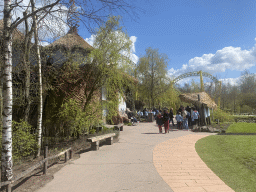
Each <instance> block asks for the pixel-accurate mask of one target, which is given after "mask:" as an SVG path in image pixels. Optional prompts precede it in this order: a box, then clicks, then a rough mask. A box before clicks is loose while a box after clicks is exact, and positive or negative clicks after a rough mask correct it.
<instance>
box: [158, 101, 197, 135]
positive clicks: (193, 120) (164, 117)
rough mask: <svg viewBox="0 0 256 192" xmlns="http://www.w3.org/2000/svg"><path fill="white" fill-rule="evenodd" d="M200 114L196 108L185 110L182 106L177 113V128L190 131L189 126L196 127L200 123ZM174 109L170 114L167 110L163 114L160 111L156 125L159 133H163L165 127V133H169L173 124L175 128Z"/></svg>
mask: <svg viewBox="0 0 256 192" xmlns="http://www.w3.org/2000/svg"><path fill="white" fill-rule="evenodd" d="M199 117H200V115H199V112H198V111H197V110H196V109H195V108H189V107H186V108H184V107H183V106H181V107H180V108H179V110H178V111H177V115H176V120H177V128H178V129H184V130H188V129H189V126H191V125H195V124H197V125H198V123H199ZM173 118H174V115H173V108H171V109H170V113H168V111H167V109H165V110H164V111H163V113H162V111H160V112H159V113H158V114H157V115H156V123H157V125H158V128H159V133H162V126H163V125H164V130H165V133H169V126H170V125H169V124H170V123H172V126H174V122H173Z"/></svg>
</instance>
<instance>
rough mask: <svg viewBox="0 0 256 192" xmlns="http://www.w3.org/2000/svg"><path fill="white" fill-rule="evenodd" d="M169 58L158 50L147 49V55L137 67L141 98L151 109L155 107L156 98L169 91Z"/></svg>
mask: <svg viewBox="0 0 256 192" xmlns="http://www.w3.org/2000/svg"><path fill="white" fill-rule="evenodd" d="M167 65H168V57H167V55H166V54H161V53H159V51H158V49H152V48H151V47H149V48H147V49H146V54H145V55H144V56H143V57H141V58H140V60H139V63H138V65H137V73H138V74H137V77H138V79H139V83H140V87H139V90H140V93H141V97H142V98H144V99H145V100H146V101H147V102H148V103H149V107H150V108H151V107H155V104H156V103H155V101H156V98H157V97H159V96H161V94H163V93H164V92H165V91H166V90H167V89H168V87H169V86H168V82H169V80H168V79H167Z"/></svg>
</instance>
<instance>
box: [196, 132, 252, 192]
mask: <svg viewBox="0 0 256 192" xmlns="http://www.w3.org/2000/svg"><path fill="white" fill-rule="evenodd" d="M195 147H196V151H197V153H198V154H199V156H200V157H201V159H202V160H203V161H204V162H205V163H206V164H207V166H208V167H209V168H210V169H211V170H212V171H213V172H214V173H215V174H216V175H217V176H218V177H220V178H221V179H222V180H223V181H224V182H225V183H226V184H227V185H228V186H229V187H231V188H232V189H233V190H235V191H236V192H255V191H256V136H252V135H248V136H247V135H212V136H208V137H205V138H203V139H200V140H199V141H197V143H196V145H195Z"/></svg>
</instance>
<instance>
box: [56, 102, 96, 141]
mask: <svg viewBox="0 0 256 192" xmlns="http://www.w3.org/2000/svg"><path fill="white" fill-rule="evenodd" d="M94 104H95V105H97V104H96V103H94ZM95 105H94V107H95ZM90 107H92V105H89V106H88V111H85V112H84V111H83V109H82V107H81V105H79V103H78V102H77V101H75V100H74V99H70V100H69V101H67V102H65V103H64V104H63V105H62V106H61V109H60V111H59V113H58V117H59V118H58V121H59V124H60V125H61V126H62V130H63V132H64V135H66V136H72V135H74V136H77V135H78V134H84V133H88V131H89V127H90V125H95V124H96V122H99V119H98V118H97V116H96V115H95V114H93V113H91V111H90ZM98 107H99V106H98ZM91 110H92V109H91ZM97 110H100V109H99V108H97Z"/></svg>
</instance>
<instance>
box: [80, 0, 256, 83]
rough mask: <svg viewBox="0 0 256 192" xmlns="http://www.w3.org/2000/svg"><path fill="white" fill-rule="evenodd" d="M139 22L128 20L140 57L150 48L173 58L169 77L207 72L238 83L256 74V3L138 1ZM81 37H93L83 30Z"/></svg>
mask: <svg viewBox="0 0 256 192" xmlns="http://www.w3.org/2000/svg"><path fill="white" fill-rule="evenodd" d="M134 5H136V6H137V7H139V8H141V9H143V12H140V11H138V13H139V19H138V20H136V21H131V20H130V19H129V17H127V16H126V17H125V18H123V24H124V26H125V28H126V30H127V32H128V34H129V36H134V37H133V39H134V40H136V41H134V42H135V52H134V54H136V55H137V56H138V57H140V56H143V55H144V54H145V49H146V48H148V47H152V48H157V49H159V52H160V53H165V54H167V55H168V57H169V59H170V61H169V63H168V70H169V74H170V75H173V76H177V75H180V74H182V73H185V72H189V71H197V70H203V71H206V72H209V73H211V74H212V75H214V76H217V77H218V78H220V79H226V80H228V79H229V81H230V82H235V81H236V80H237V79H236V78H238V77H239V76H240V75H241V72H243V71H244V70H246V69H247V70H249V71H250V72H251V73H255V72H256V67H255V65H256V50H255V44H256V40H255V38H256V2H255V0H221V1H217V0H207V1H205V0H179V1H177V0H158V1H152V0H149V1H146V0H141V1H138V2H135V3H134ZM79 34H80V35H81V36H82V37H83V38H85V39H86V38H89V37H90V34H88V33H86V32H85V31H84V30H83V29H82V30H80V32H79ZM87 40H88V39H87Z"/></svg>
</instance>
